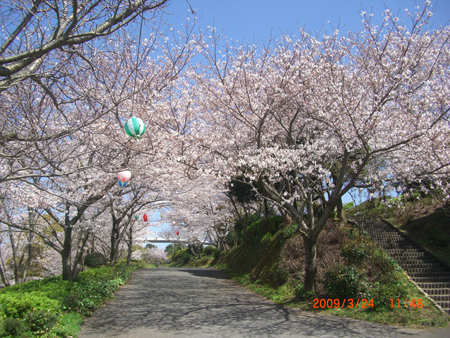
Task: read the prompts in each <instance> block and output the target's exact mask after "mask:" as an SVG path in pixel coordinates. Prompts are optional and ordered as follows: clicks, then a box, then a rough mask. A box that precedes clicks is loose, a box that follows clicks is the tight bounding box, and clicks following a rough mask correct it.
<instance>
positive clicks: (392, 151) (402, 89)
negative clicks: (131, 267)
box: [185, 2, 450, 291]
mask: <svg viewBox="0 0 450 338" xmlns="http://www.w3.org/2000/svg"><path fill="white" fill-rule="evenodd" d="M407 14H408V15H409V17H410V20H411V23H410V24H409V25H406V24H401V23H400V21H399V20H398V18H396V17H394V16H393V14H392V12H391V11H389V10H386V12H385V13H384V21H383V24H382V25H380V26H374V25H372V23H371V21H370V20H371V18H370V16H366V15H365V14H363V16H362V18H363V20H364V28H363V29H362V30H361V31H360V32H356V33H349V35H348V36H341V35H340V34H339V32H338V31H335V32H334V33H333V34H332V35H324V36H323V37H322V38H321V39H320V40H319V39H316V38H314V37H312V36H310V35H309V34H307V33H306V32H304V31H302V30H300V36H299V37H298V38H293V37H290V36H284V37H282V38H281V39H279V40H277V41H275V43H274V44H273V45H272V44H267V45H266V46H265V47H264V48H260V47H258V46H240V47H239V48H235V49H233V48H231V47H229V46H227V45H225V46H224V47H223V51H219V49H220V46H219V45H218V44H217V43H216V42H217V40H216V39H215V36H213V39H212V40H211V41H210V42H209V45H210V46H212V47H210V48H209V49H207V50H206V54H205V55H206V57H207V58H208V59H209V60H210V62H209V64H208V66H205V65H202V68H203V69H204V71H201V69H199V70H198V71H197V72H196V73H192V79H191V81H195V83H196V84H195V86H193V87H194V88H190V89H185V91H186V90H190V91H192V92H195V93H196V95H197V96H196V97H198V98H199V100H198V101H197V102H196V106H195V107H194V108H189V109H196V114H197V117H196V121H201V122H203V124H202V127H200V126H199V127H196V128H195V129H191V132H192V133H193V134H195V135H194V136H191V138H192V139H195V142H196V143H195V145H196V147H195V146H194V145H190V147H191V148H192V149H194V148H195V151H191V154H195V153H196V152H198V150H201V149H208V154H209V157H208V156H207V155H206V154H205V155H204V156H202V157H200V158H198V159H197V160H196V161H195V162H194V164H192V165H191V166H192V167H193V166H195V167H196V168H197V169H198V170H206V168H207V169H208V170H211V169H213V171H214V173H215V175H216V176H217V177H222V178H224V179H226V180H227V181H230V180H231V179H232V178H233V177H234V178H236V177H238V176H239V175H244V178H245V179H244V180H242V182H243V183H246V184H249V185H250V186H251V187H252V188H253V190H254V191H255V192H257V193H258V194H259V195H260V196H261V197H262V198H264V199H266V200H268V201H270V202H271V203H273V204H274V205H276V206H278V209H279V211H280V212H281V213H282V214H285V215H286V216H287V217H285V221H286V222H289V221H290V219H291V220H292V222H294V223H296V224H298V231H299V233H300V234H301V236H302V237H303V242H304V246H305V254H306V266H305V280H304V284H305V290H306V291H310V290H313V289H314V283H315V276H316V272H317V262H316V245H317V238H318V235H319V233H320V232H321V231H322V229H323V227H324V225H325V223H326V221H327V219H328V218H329V217H330V215H331V213H332V211H333V210H335V208H336V206H337V205H338V203H339V201H340V200H341V198H342V196H343V195H344V194H346V193H347V192H348V191H349V190H350V189H351V188H354V187H368V186H371V187H373V189H374V191H375V192H376V191H380V190H384V189H388V188H389V186H392V185H393V184H394V183H396V182H398V181H410V180H416V181H418V180H419V179H421V178H425V177H427V179H428V180H432V181H433V182H435V185H436V186H439V187H441V189H443V190H445V189H446V188H447V187H446V182H448V166H449V163H450V153H449V148H448V139H449V136H450V135H449V132H450V128H449V124H448V114H449V109H450V101H449V97H450V96H449V93H450V87H449V83H448V81H447V80H446V79H448V76H449V75H450V74H449V71H450V67H449V61H450V59H449V55H450V50H449V49H450V45H449V38H450V29H449V27H444V28H439V29H435V30H432V31H431V30H427V24H428V21H427V20H428V16H429V15H431V14H430V11H429V2H426V4H425V7H424V9H423V10H422V11H418V12H417V13H414V14H411V13H407ZM272 42H273V41H272ZM186 86H189V84H186ZM191 116H194V114H191ZM211 135H214V137H207V136H211ZM202 138H203V139H204V141H203V142H202ZM186 148H187V147H186Z"/></svg>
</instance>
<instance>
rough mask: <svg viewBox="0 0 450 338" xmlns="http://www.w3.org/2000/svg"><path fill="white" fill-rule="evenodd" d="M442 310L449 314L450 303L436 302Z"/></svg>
mask: <svg viewBox="0 0 450 338" xmlns="http://www.w3.org/2000/svg"><path fill="white" fill-rule="evenodd" d="M436 303H437V304H438V305H439V306H440V307H441V308H442V309H444V310H445V311H446V312H447V313H448V312H449V310H450V302H436Z"/></svg>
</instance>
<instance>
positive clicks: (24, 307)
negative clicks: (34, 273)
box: [0, 291, 61, 318]
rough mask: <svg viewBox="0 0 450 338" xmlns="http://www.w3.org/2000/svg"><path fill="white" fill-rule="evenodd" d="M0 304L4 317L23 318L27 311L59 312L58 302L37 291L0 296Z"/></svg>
mask: <svg viewBox="0 0 450 338" xmlns="http://www.w3.org/2000/svg"><path fill="white" fill-rule="evenodd" d="M0 304H1V313H2V315H3V316H4V317H12V318H23V317H24V316H25V314H26V313H27V312H29V311H44V312H51V313H53V314H59V313H60V312H61V302H60V301H58V300H56V299H50V298H49V297H47V295H46V294H44V293H41V292H39V291H33V292H23V293H4V294H0Z"/></svg>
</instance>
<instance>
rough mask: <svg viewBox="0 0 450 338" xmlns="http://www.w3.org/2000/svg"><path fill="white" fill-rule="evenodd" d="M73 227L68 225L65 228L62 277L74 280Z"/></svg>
mask: <svg viewBox="0 0 450 338" xmlns="http://www.w3.org/2000/svg"><path fill="white" fill-rule="evenodd" d="M72 230H73V229H72V227H71V226H66V227H65V228H64V245H63V249H62V252H61V257H62V269H63V271H62V279H63V280H68V281H71V282H73V281H74V278H73V275H72V258H71V256H72Z"/></svg>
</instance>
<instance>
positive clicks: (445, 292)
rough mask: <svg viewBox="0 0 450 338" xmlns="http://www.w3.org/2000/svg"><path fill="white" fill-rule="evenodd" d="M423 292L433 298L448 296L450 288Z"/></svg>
mask: <svg viewBox="0 0 450 338" xmlns="http://www.w3.org/2000/svg"><path fill="white" fill-rule="evenodd" d="M425 292H426V293H427V294H428V295H430V296H432V297H433V298H434V296H441V295H450V288H442V289H427V290H426V291H425Z"/></svg>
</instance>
